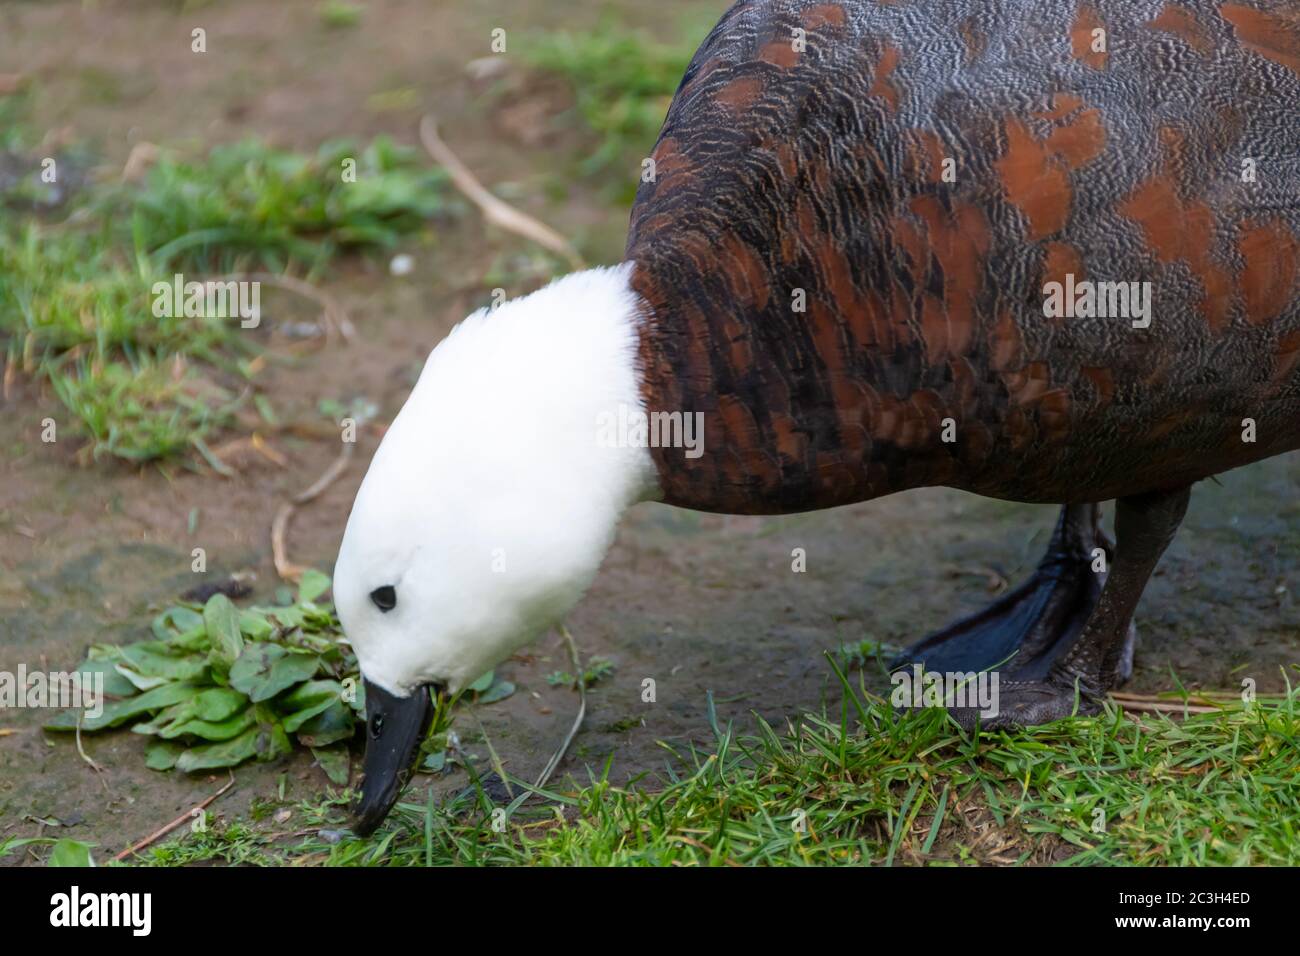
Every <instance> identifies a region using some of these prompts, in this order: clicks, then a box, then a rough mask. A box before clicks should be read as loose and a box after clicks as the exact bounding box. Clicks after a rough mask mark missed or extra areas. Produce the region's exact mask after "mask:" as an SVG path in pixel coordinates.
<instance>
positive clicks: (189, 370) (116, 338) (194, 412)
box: [0, 138, 451, 461]
mask: <svg viewBox="0 0 1300 956" xmlns="http://www.w3.org/2000/svg"><path fill="white" fill-rule="evenodd" d="M35 162H36V161H35V160H31V163H30V164H29V165H31V164H35ZM33 168H35V166H34V165H33ZM445 199H446V190H445V175H444V173H443V172H442V171H441V170H439V169H436V168H431V167H428V166H426V165H425V164H424V163H423V161H422V160H421V159H420V157H419V156H418V155H417V154H416V153H415V151H413V150H409V149H405V148H401V147H397V146H395V145H394V144H392V143H391V142H389V141H387V140H386V139H382V138H381V139H377V140H375V141H374V142H372V143H371V144H370V145H369V146H366V147H365V148H358V147H356V146H354V145H352V144H349V143H346V142H342V141H340V142H333V143H327V144H325V145H324V146H322V147H321V148H320V149H319V150H318V151H317V152H316V153H315V154H313V155H304V154H299V153H294V152H289V151H285V150H279V149H275V148H272V147H269V146H267V145H265V144H263V143H260V142H256V141H246V142H242V143H236V144H233V145H227V146H219V147H217V148H215V149H213V150H212V151H211V152H210V153H209V154H208V155H207V156H206V157H205V158H204V159H202V160H188V159H184V158H182V157H180V156H178V155H176V154H173V153H170V152H164V153H163V154H162V156H161V157H160V158H159V161H158V163H157V164H156V166H155V167H154V168H153V169H152V170H150V171H149V173H148V174H146V176H145V177H144V178H143V180H142V181H141V182H140V183H138V184H114V185H98V186H92V187H90V188H88V189H87V190H86V191H85V192H84V193H83V194H81V195H79V196H74V197H73V198H72V199H71V200H70V208H69V209H68V215H67V218H66V219H65V220H64V221H63V222H61V223H59V224H57V225H55V224H50V223H47V222H45V221H43V220H42V219H40V218H39V217H37V216H34V215H29V216H26V217H18V216H6V217H4V222H3V223H0V354H2V355H3V358H4V361H5V362H6V363H7V366H6V367H8V368H10V369H12V370H16V371H18V372H21V373H23V374H25V375H27V376H29V377H30V378H32V379H34V380H36V381H38V382H43V383H47V384H48V385H49V386H50V387H51V389H52V391H53V392H54V394H55V395H56V396H57V397H58V398H59V399H60V400H61V401H62V402H63V403H64V405H65V406H66V407H67V408H68V409H69V411H70V412H71V413H72V417H73V422H72V424H73V429H72V431H73V432H74V433H75V434H76V435H77V436H80V437H85V438H87V439H89V442H90V443H89V445H87V446H86V447H87V450H88V451H89V453H90V454H92V455H93V456H95V457H98V456H100V455H103V454H107V455H111V456H116V457H119V458H123V459H127V460H131V461H151V460H158V459H165V458H169V457H173V456H175V455H177V454H180V453H182V452H184V451H186V450H187V449H192V448H194V447H195V446H196V445H198V444H199V443H201V442H203V441H204V440H205V438H206V437H207V436H208V435H210V434H211V433H212V432H213V431H214V430H216V429H219V428H221V427H223V426H225V425H228V424H229V423H230V421H231V416H232V414H233V412H234V411H235V410H236V409H237V408H238V407H240V405H241V404H242V402H243V400H245V399H247V398H248V397H249V396H250V395H252V394H254V390H255V389H254V383H253V381H252V374H251V371H250V365H249V363H248V362H247V361H246V360H247V359H248V358H249V357H250V356H251V355H252V354H253V353H255V352H258V351H260V350H261V349H262V348H263V347H264V345H265V337H264V332H265V330H263V334H262V335H261V336H259V335H258V334H257V333H255V332H248V331H247V330H244V329H241V328H240V325H239V320H238V319H230V318H216V317H205V316H199V317H194V316H189V317H187V316H184V315H183V314H180V315H162V316H159V315H157V314H155V313H156V312H157V311H158V310H156V309H155V308H154V296H153V292H152V289H153V286H154V283H156V282H170V281H171V279H172V276H173V275H174V274H176V273H180V274H182V275H184V276H185V279H186V281H194V280H204V279H210V278H215V277H217V276H218V275H224V274H227V273H232V272H241V271H249V270H261V271H268V272H273V273H304V274H306V275H307V276H311V275H313V274H314V273H316V272H319V271H320V270H321V269H322V268H323V267H324V266H325V265H326V264H327V263H328V262H329V261H331V259H332V258H333V257H334V256H336V255H338V254H341V253H347V252H353V251H361V252H365V251H368V250H386V249H390V248H392V247H393V246H395V245H396V244H397V243H398V242H399V241H401V239H402V238H403V237H405V236H409V235H411V234H413V233H416V232H420V231H424V230H427V229H429V228H430V224H431V221H433V220H436V219H437V218H438V217H440V216H444V215H447V214H449V213H450V212H451V209H449V207H448V206H447V204H446V202H445ZM164 311H165V310H164ZM173 311H175V312H183V310H173Z"/></svg>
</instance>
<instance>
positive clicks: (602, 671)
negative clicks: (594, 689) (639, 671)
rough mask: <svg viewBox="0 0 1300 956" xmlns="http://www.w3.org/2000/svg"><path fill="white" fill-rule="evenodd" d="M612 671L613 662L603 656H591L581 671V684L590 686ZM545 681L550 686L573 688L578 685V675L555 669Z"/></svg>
mask: <svg viewBox="0 0 1300 956" xmlns="http://www.w3.org/2000/svg"><path fill="white" fill-rule="evenodd" d="M613 673H614V662H613V661H611V660H608V659H607V658H604V657H599V656H597V657H593V658H592V659H591V660H590V662H589V663H588V665H587V667H586V669H585V670H583V672H582V684H583V686H584V687H590V686H592V685H593V684H595V683H597V682H598V681H602V680H605V679H606V678H607V677H609V676H610V675H612V674H613ZM546 683H548V684H550V685H551V686H552V687H559V686H561V685H568V686H570V687H573V688H574V689H575V690H576V689H577V687H578V676H577V675H576V674H570V673H569V672H568V671H555V672H553V673H551V674H548V675H547V677H546Z"/></svg>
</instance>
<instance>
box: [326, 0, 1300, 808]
mask: <svg viewBox="0 0 1300 956" xmlns="http://www.w3.org/2000/svg"><path fill="white" fill-rule="evenodd" d="M650 159H651V160H652V162H650V163H646V164H645V169H646V170H647V175H645V176H644V181H643V182H642V184H641V186H640V189H639V192H638V194H637V199H636V203H635V206H634V207H633V210H632V219H631V228H630V232H629V237H628V243H627V252H626V261H625V262H624V263H623V264H621V265H619V266H616V267H614V268H602V269H592V270H590V271H586V272H581V273H578V274H575V275H571V276H569V277H567V278H564V279H560V280H558V281H556V282H554V283H553V284H551V285H550V286H548V287H546V288H544V289H542V290H541V291H538V292H535V293H533V294H532V295H529V296H527V297H525V298H522V299H518V300H516V301H513V302H509V303H507V304H505V305H502V306H501V307H499V308H496V309H494V310H491V311H487V310H483V311H479V312H476V313H475V314H473V315H471V316H470V317H469V318H468V319H466V320H465V321H464V322H463V323H462V324H461V325H460V326H458V327H457V328H456V330H455V331H453V332H452V333H451V334H450V335H449V336H448V337H447V338H446V340H445V341H443V342H442V343H441V344H439V345H438V346H437V348H435V349H434V350H433V353H432V354H431V355H430V357H429V359H428V362H427V364H426V365H425V368H424V371H423V374H422V375H421V376H420V379H419V382H418V383H417V385H416V386H415V389H414V391H413V392H412V393H411V396H410V398H409V400H408V401H407V403H406V405H405V407H404V408H403V409H402V410H401V413H400V414H399V415H398V416H397V418H396V420H395V421H394V422H393V424H392V427H391V428H390V429H389V431H388V433H387V434H386V435H385V437H384V439H383V442H382V443H381V445H380V447H379V449H378V451H377V452H376V453H375V456H374V460H373V462H372V463H371V466H370V470H369V472H368V474H367V475H366V477H365V481H364V482H363V484H362V486H361V489H360V491H359V492H358V494H357V498H356V502H355V505H354V506H353V510H352V514H351V517H350V519H349V521H348V525H347V531H346V533H345V535H344V538H343V543H342V548H341V551H340V554H339V559H338V564H337V567H336V570H335V585H334V588H335V598H336V602H337V606H338V612H339V616H340V618H341V621H342V624H343V626H344V628H345V630H346V633H347V635H348V637H349V639H350V640H351V642H352V645H353V647H354V648H355V650H356V654H357V657H358V659H359V661H360V665H361V670H362V673H363V676H364V680H365V685H366V692H367V708H368V712H369V721H370V726H369V740H368V745H367V751H368V752H367V757H366V764H365V781H364V786H363V790H362V802H361V804H360V807H359V812H358V822H357V829H358V831H359V832H362V833H366V832H369V831H371V830H373V829H374V828H375V827H376V826H377V825H378V824H379V822H380V821H381V820H382V819H383V817H384V816H385V814H386V813H387V812H388V810H389V808H390V807H391V806H392V804H393V803H394V801H395V800H396V799H397V794H398V792H399V790H400V787H401V785H402V783H403V782H404V780H405V778H406V775H407V773H408V772H409V767H410V764H411V762H412V761H413V760H414V758H415V755H416V753H417V751H418V747H419V743H420V741H421V739H422V737H423V735H424V733H425V731H426V729H427V726H428V722H429V720H430V713H431V704H430V695H429V693H428V692H427V688H428V686H429V685H439V686H441V687H443V688H446V689H447V690H449V691H456V690H458V689H460V688H463V687H464V686H465V685H466V684H467V683H469V682H471V681H473V680H474V679H475V678H477V677H478V676H479V675H480V674H482V673H484V672H486V671H487V670H488V669H489V668H491V667H493V666H494V665H496V664H497V663H499V662H500V661H502V660H503V659H504V658H506V657H507V656H508V655H509V654H511V653H512V652H513V651H515V650H516V649H517V648H519V647H520V646H521V645H522V644H524V643H525V642H527V641H528V640H529V639H531V638H533V637H534V636H536V635H537V634H539V633H540V632H542V631H544V630H545V629H547V628H549V627H551V626H552V625H554V624H556V623H557V622H558V621H560V620H561V619H562V618H563V616H564V615H565V614H566V613H567V612H568V611H569V610H570V609H571V608H572V607H573V606H574V604H575V603H576V602H577V601H578V600H579V598H580V597H581V596H582V594H583V591H584V590H585V589H586V587H587V586H588V584H589V583H590V582H591V580H592V577H593V576H594V575H595V573H596V571H597V568H598V567H599V565H600V562H601V560H602V557H603V556H604V554H605V552H606V549H607V548H608V547H609V545H610V542H611V540H612V539H613V536H614V531H615V526H616V524H617V522H618V521H619V517H620V515H621V514H622V513H623V511H624V509H626V508H627V507H628V506H630V505H633V504H635V503H637V502H639V501H646V500H654V501H662V502H667V503H668V504H672V505H678V506H681V507H684V508H693V509H698V510H701V511H712V512H723V513H730V514H782V513H789V512H798V511H808V510H812V509H820V508H831V507H835V506H838V505H845V504H849V503H852V502H857V501H864V500H867V499H869V498H875V497H879V496H881V495H886V494H891V493H893V492H897V491H903V490H905V489H908V488H917V487H921V486H926V485H946V486H949V487H953V488H960V489H964V490H967V491H972V492H976V493H978V494H981V495H987V496H990V497H994V498H1001V499H1007V500H1011V501H1023V502H1051V503H1056V504H1060V505H1062V506H1063V507H1062V512H1061V519H1060V522H1059V524H1058V526H1057V529H1056V533H1055V534H1054V536H1053V538H1052V540H1051V544H1050V546H1049V549H1048V553H1047V555H1046V556H1045V557H1044V559H1043V561H1042V564H1041V565H1040V566H1039V568H1038V570H1037V571H1036V572H1035V573H1034V575H1033V576H1032V577H1031V578H1030V579H1029V581H1028V582H1026V583H1025V584H1024V585H1023V586H1021V587H1020V588H1018V589H1017V590H1015V591H1013V592H1011V593H1009V594H1008V595H1006V596H1004V597H1002V598H1001V599H1000V600H998V601H997V602H996V603H995V604H994V605H992V606H991V607H989V608H988V609H987V610H985V611H983V612H981V613H979V614H977V615H975V616H973V617H969V618H967V619H965V620H963V621H960V622H958V623H956V624H954V625H953V626H951V627H950V628H947V629H945V630H943V631H941V632H939V633H936V634H932V635H930V636H929V637H927V638H925V639H924V640H922V641H920V643H918V644H916V645H914V646H913V647H912V648H911V649H910V650H909V652H908V653H906V654H905V655H904V656H903V658H902V659H901V660H900V663H908V662H919V663H923V664H924V665H925V666H926V667H927V668H930V669H943V670H955V671H959V672H972V671H980V670H983V669H985V668H990V667H999V668H1001V671H1002V674H1003V676H1004V678H1005V679H1003V680H1002V682H1001V686H1000V693H1001V700H1002V702H1001V707H1000V714H999V716H998V717H996V718H994V719H993V720H992V721H986V725H987V724H990V723H991V724H994V725H1003V726H1013V725H1025V724H1034V723H1040V722H1044V721H1050V720H1053V719H1057V718H1060V717H1062V716H1065V715H1067V714H1069V713H1071V712H1072V711H1073V710H1074V709H1075V707H1076V701H1079V702H1080V705H1081V707H1082V709H1083V710H1084V711H1085V712H1087V711H1088V710H1090V709H1095V707H1096V703H1095V702H1096V699H1097V697H1098V696H1099V695H1101V694H1103V693H1104V692H1105V691H1106V689H1107V688H1110V687H1112V686H1113V685H1115V684H1116V683H1117V682H1118V681H1120V680H1123V679H1124V678H1125V677H1126V676H1127V673H1128V669H1129V667H1130V662H1131V656H1132V634H1133V631H1132V627H1131V622H1132V617H1133V611H1134V607H1135V605H1136V604H1137V601H1138V599H1139V597H1140V596H1141V594H1142V591H1143V589H1144V587H1145V585H1146V582H1147V579H1148V577H1149V575H1150V574H1151V572H1152V569H1153V568H1154V567H1155V565H1156V562H1157V561H1158V560H1159V558H1160V556H1161V553H1162V552H1163V551H1164V549H1165V547H1166V545H1168V543H1169V541H1170V539H1171V538H1172V536H1173V535H1174V533H1175V530H1176V529H1177V527H1178V524H1179V522H1180V520H1181V518H1182V516H1183V512H1184V510H1185V508H1186V505H1187V499H1188V492H1189V488H1190V486H1191V485H1192V484H1193V483H1194V482H1196V481H1198V480H1200V479H1203V478H1206V477H1207V476H1210V475H1213V474H1215V473H1216V472H1221V471H1224V470H1226V469H1230V468H1235V467H1237V466H1239V465H1244V464H1247V463H1248V462H1252V461H1256V460H1259V459H1262V458H1267V457H1269V456H1273V455H1278V454H1281V453H1283V452H1287V451H1290V450H1293V449H1296V448H1298V447H1300V296H1298V295H1297V263H1298V261H1300V239H1298V237H1300V12H1297V8H1296V5H1295V3H1294V2H1292V0H1247V2H1239V3H1215V2H1210V0H1184V2H1171V3H1164V2H1162V0H1084V2H1082V3H1078V2H1075V0H1042V2H1025V0H992V2H987V3H978V4H976V3H940V2H931V3H907V4H898V5H891V4H884V3H877V2H874V0H872V2H847V0H846V2H836V3H812V2H799V0H772V2H757V0H747V2H741V3H738V4H736V5H735V6H734V7H732V8H731V9H730V10H728V11H727V13H726V14H725V15H724V16H723V18H722V20H721V21H720V22H719V23H718V25H717V26H716V27H715V28H714V29H713V31H712V32H711V33H710V34H709V35H708V37H707V38H706V39H705V40H704V42H703V44H702V45H701V47H700V49H699V51H698V52H697V53H696V55H695V57H694V59H693V60H692V62H691V64H690V67H689V68H688V70H687V71H686V75H685V77H684V78H683V80H682V83H681V86H680V87H679V89H678V91H677V94H676V96H675V97H674V99H673V101H672V105H671V106H670V108H669V110H668V115H667V119H666V121H665V123H664V126H663V130H662V132H661V134H660V137H659V140H658V143H657V145H656V146H655V148H654V152H653V153H652V154H651V157H650ZM1110 499H1115V500H1116V501H1117V506H1116V520H1115V536H1116V543H1115V545H1114V546H1113V550H1112V546H1111V544H1110V543H1109V542H1108V541H1106V540H1105V539H1104V538H1103V537H1102V533H1101V531H1100V529H1099V527H1098V509H1099V504H1098V503H1099V502H1103V501H1106V500H1110ZM1099 558H1104V560H1101V561H1100V562H1099V560H1098V559H1099ZM1102 565H1105V566H1106V567H1107V569H1108V575H1103V574H1099V573H1097V571H1098V569H1099V568H1100V567H1101V566H1102ZM957 716H958V717H959V719H963V720H968V719H970V718H971V716H972V715H971V714H970V712H969V711H966V712H960V713H958V714H957Z"/></svg>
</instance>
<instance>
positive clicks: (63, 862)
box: [45, 840, 95, 866]
mask: <svg viewBox="0 0 1300 956" xmlns="http://www.w3.org/2000/svg"><path fill="white" fill-rule="evenodd" d="M90 847H91V844H89V843H82V842H80V841H78V840H60V841H59V842H58V843H56V844H54V850H53V851H52V852H51V853H50V859H49V861H48V862H47V863H46V864H45V865H46V866H94V865H95V861H94V860H93V859H91V857H90Z"/></svg>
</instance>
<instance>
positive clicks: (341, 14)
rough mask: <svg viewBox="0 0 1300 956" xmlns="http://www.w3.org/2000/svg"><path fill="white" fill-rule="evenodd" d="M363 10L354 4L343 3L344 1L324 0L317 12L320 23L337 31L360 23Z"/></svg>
mask: <svg viewBox="0 0 1300 956" xmlns="http://www.w3.org/2000/svg"><path fill="white" fill-rule="evenodd" d="M363 9H364V8H363V7H359V6H357V5H356V4H355V3H345V2H344V0H325V2H324V3H322V4H321V5H320V6H319V7H318V8H317V11H318V13H319V15H320V20H321V23H323V24H325V26H327V27H331V28H333V29H336V30H337V29H343V28H345V27H354V26H356V25H357V24H358V23H360V22H361V14H362V12H363Z"/></svg>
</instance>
